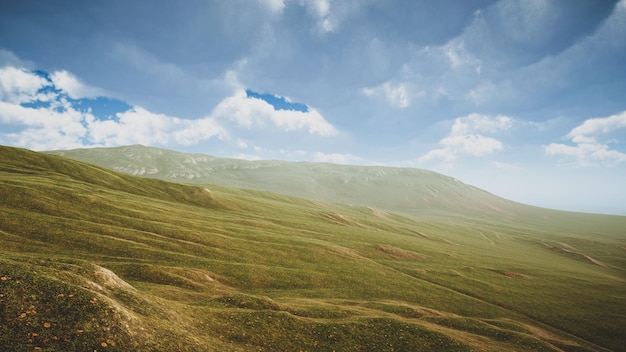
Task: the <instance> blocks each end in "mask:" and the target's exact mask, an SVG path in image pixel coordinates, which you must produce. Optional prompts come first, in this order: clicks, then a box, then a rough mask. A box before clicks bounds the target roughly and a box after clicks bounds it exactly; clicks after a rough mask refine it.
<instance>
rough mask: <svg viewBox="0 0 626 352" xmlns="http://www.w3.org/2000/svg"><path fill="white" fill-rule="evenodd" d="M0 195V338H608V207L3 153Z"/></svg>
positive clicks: (546, 341)
mask: <svg viewBox="0 0 626 352" xmlns="http://www.w3.org/2000/svg"><path fill="white" fill-rule="evenodd" d="M0 194H1V195H2V197H0V321H1V322H2V323H1V324H0V349H2V350H7V351H22V350H33V349H35V348H41V349H42V350H46V349H48V350H61V351H74V350H94V349H97V350H99V351H100V350H105V349H106V350H113V351H115V350H118V351H127V350H134V351H151V350H162V351H172V350H184V351H206V350H210V351H211V350H213V351H293V350H316V351H326V350H328V351H330V350H338V351H371V350H379V351H392V350H395V351H415V350H447V351H469V350H474V351H502V350H507V351H526V350H534V351H560V350H565V351H606V350H614V351H620V350H623V344H622V341H623V335H622V334H623V329H622V327H623V326H626V318H624V317H626V307H625V306H624V305H623V299H624V297H626V285H625V283H626V275H624V272H625V270H626V255H625V253H626V236H625V235H624V233H623V229H624V228H626V227H624V226H623V225H624V224H626V222H625V220H624V217H610V218H604V217H602V218H596V217H592V218H587V220H588V222H590V223H589V224H588V226H595V229H596V232H595V233H592V234H591V233H588V232H586V230H580V229H574V230H568V229H565V228H561V230H559V231H553V230H546V231H544V230H541V229H537V228H536V226H527V225H526V224H525V223H522V222H513V221H511V220H507V219H495V220H493V221H488V220H484V219H483V220H480V219H477V220H474V221H469V220H468V221H454V222H449V221H446V220H445V219H444V220H442V219H441V218H440V217H435V218H432V219H427V218H422V219H419V220H415V219H412V218H408V217H403V216H400V215H396V214H393V213H389V212H385V211H382V210H379V209H371V208H367V207H361V206H347V205H340V204H328V203H322V202H318V201H311V200H305V199H300V198H294V197H289V196H284V195H278V194H273V193H267V192H261V191H252V190H240V189H239V190H238V189H231V188H225V187H220V186H209V187H207V186H194V185H182V184H174V183H168V182H163V181H159V180H151V179H141V178H136V177H132V176H128V175H124V174H120V173H117V172H113V171H110V170H107V169H104V168H100V167H96V166H93V165H88V164H84V163H81V162H76V161H71V160H68V159H65V158H60V157H56V156H50V155H45V154H40V153H34V152H30V151H26V150H21V149H15V148H6V147H0ZM566 215H567V214H564V215H563V216H566ZM569 216H570V218H569V219H570V220H573V219H575V218H576V214H569ZM603 219H609V220H611V221H609V222H608V224H607V222H605V221H602V220H603ZM544 221H545V223H546V225H550V222H549V219H545V220H544ZM612 227H617V228H616V229H615V228H613V230H611V228H612ZM555 228H556V227H555ZM620 231H621V232H620ZM105 346H106V347H105Z"/></svg>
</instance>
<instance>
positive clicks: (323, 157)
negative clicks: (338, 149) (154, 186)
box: [313, 152, 363, 164]
mask: <svg viewBox="0 0 626 352" xmlns="http://www.w3.org/2000/svg"><path fill="white" fill-rule="evenodd" d="M313 161H316V162H322V163H333V164H358V163H361V162H363V160H362V159H361V158H359V157H357V156H355V155H352V154H343V153H322V152H316V153H314V154H313Z"/></svg>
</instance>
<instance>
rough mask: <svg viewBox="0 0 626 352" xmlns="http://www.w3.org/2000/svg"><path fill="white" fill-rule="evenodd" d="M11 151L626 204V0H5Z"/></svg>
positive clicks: (569, 202) (605, 207)
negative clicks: (251, 164) (328, 173)
mask: <svg viewBox="0 0 626 352" xmlns="http://www.w3.org/2000/svg"><path fill="white" fill-rule="evenodd" d="M0 144H2V145H9V146H16V147H23V148H28V149H32V150H37V151H43V150H57V149H74V148H82V147H102V146H104V147H108V146H120V145H130V144H143V145H148V146H155V147H161V148H168V149H172V150H178V151H182V152H193V153H205V154H211V155H214V156H218V157H231V158H243V159H250V160H257V159H278V160H288V161H316V162H332V163H339V164H358V165H386V166H394V167H412V168H423V169H428V170H434V171H437V172H440V173H443V174H445V175H449V176H452V177H455V178H457V179H459V180H461V181H463V182H465V183H468V184H471V185H474V186H476V187H479V188H482V189H485V190H487V191H489V192H491V193H494V194H496V195H499V196H502V197H505V198H507V199H511V200H514V201H518V202H522V203H526V204H531V205H536V206H541V207H548V208H556V209H563V210H571V211H584V212H596V213H609V214H620V215H626V0H621V1H618V0H601V1H598V0H559V1H556V0H440V1H430V0H334V1H333V0H233V1H217V0H215V1H211V0H208V1H205V0H202V1H201V0H188V1H162V0H154V1H129V0H124V1H121V0H109V1H72V0H48V1H33V0H21V1H13V0H0Z"/></svg>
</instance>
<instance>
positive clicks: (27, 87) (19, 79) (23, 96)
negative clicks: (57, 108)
mask: <svg viewBox="0 0 626 352" xmlns="http://www.w3.org/2000/svg"><path fill="white" fill-rule="evenodd" d="M48 84H49V83H48V81H47V80H46V79H45V78H43V77H40V76H38V75H35V74H33V73H31V72H28V71H26V70H23V69H21V68H17V67H12V66H7V67H3V68H0V101H3V102H9V103H12V104H21V103H27V102H31V101H36V100H40V101H47V100H50V97H49V96H48V95H47V94H46V93H43V92H40V90H41V89H42V88H44V87H46V86H47V85H48Z"/></svg>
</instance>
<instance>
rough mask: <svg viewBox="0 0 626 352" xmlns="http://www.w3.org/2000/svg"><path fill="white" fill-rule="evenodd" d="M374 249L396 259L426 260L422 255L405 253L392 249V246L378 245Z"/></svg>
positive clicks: (398, 249)
mask: <svg viewBox="0 0 626 352" xmlns="http://www.w3.org/2000/svg"><path fill="white" fill-rule="evenodd" d="M374 249H375V250H377V251H379V252H381V253H384V254H386V255H388V256H390V257H392V258H396V259H426V258H427V257H426V256H425V255H423V254H418V253H414V252H410V251H406V250H404V249H401V248H397V247H393V246H388V245H382V244H379V245H376V246H374Z"/></svg>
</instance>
